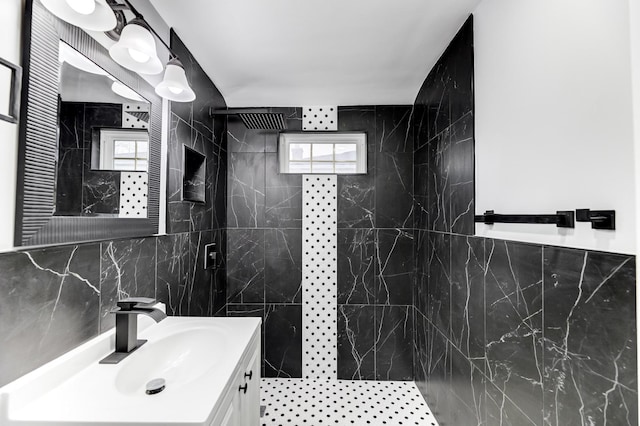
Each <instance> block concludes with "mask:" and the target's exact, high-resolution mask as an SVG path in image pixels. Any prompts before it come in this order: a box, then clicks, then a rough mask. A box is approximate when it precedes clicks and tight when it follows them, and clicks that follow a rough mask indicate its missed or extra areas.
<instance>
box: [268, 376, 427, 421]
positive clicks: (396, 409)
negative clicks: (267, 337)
mask: <svg viewBox="0 0 640 426" xmlns="http://www.w3.org/2000/svg"><path fill="white" fill-rule="evenodd" d="M260 404H261V405H266V410H265V414H264V417H262V419H261V421H260V425H261V426H285V425H295V426H301V425H310V426H311V425H313V426H322V425H340V426H347V425H358V426H359V425H363V426H364V425H368V426H370V425H375V426H383V425H388V426H407V425H409V426H415V425H420V426H438V421H437V420H436V419H435V417H434V416H433V414H432V413H431V410H430V409H429V407H428V405H427V403H426V402H425V401H424V398H423V397H422V395H421V394H420V391H419V390H418V388H417V387H416V385H415V384H414V383H413V382H374V381H364V380H358V381H354V380H312V379H262V381H261V382H260Z"/></svg>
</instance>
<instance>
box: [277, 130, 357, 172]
mask: <svg viewBox="0 0 640 426" xmlns="http://www.w3.org/2000/svg"><path fill="white" fill-rule="evenodd" d="M292 144H310V145H316V144H331V145H333V144H354V145H356V161H355V163H356V172H355V173H353V172H351V173H347V172H335V171H334V172H333V173H326V172H313V171H310V172H304V173H299V172H291V171H289V163H290V161H291V159H290V158H289V151H290V150H289V146H290V145H292ZM278 160H279V170H280V173H283V174H311V175H313V174H320V175H326V174H332V175H340V174H346V175H362V174H367V134H366V133H363V132H331V133H326V132H323V133H319V132H304V133H289V132H286V133H280V138H279V140H278ZM294 162H296V163H297V162H300V161H298V160H296V161H294ZM304 162H306V161H304ZM312 162H313V161H312V160H309V163H312ZM325 162H326V161H325ZM328 163H331V162H328ZM335 163H343V161H333V164H335ZM334 170H335V168H334Z"/></svg>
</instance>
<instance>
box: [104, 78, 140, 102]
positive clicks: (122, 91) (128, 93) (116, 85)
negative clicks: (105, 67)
mask: <svg viewBox="0 0 640 426" xmlns="http://www.w3.org/2000/svg"><path fill="white" fill-rule="evenodd" d="M111 90H112V91H113V93H115V94H116V95H118V96H122V97H123V98H126V99H130V100H132V101H136V102H147V101H146V100H145V99H144V98H143V97H141V96H140V95H138V94H137V93H136V92H134V91H133V90H132V89H130V88H129V87H127V86H125V85H124V84H122V83H120V82H119V81H117V80H115V81H114V82H113V83H112V84H111Z"/></svg>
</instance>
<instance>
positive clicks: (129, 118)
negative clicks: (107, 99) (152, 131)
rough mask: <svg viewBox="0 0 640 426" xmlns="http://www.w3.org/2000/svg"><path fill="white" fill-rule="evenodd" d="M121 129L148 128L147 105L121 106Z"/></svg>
mask: <svg viewBox="0 0 640 426" xmlns="http://www.w3.org/2000/svg"><path fill="white" fill-rule="evenodd" d="M122 127H123V128H125V129H147V128H149V104H147V103H143V102H133V103H125V104H122Z"/></svg>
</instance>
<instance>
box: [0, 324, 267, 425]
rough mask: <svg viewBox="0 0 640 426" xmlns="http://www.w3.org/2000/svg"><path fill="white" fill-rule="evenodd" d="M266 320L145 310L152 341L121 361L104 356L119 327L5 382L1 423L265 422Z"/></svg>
mask: <svg viewBox="0 0 640 426" xmlns="http://www.w3.org/2000/svg"><path fill="white" fill-rule="evenodd" d="M260 323H261V320H260V319H259V318H200V317H167V318H166V319H164V320H163V321H161V322H159V323H157V324H156V323H155V322H154V321H153V320H152V319H150V318H147V317H140V320H139V322H138V336H139V337H140V338H141V339H146V340H147V342H146V343H145V344H144V345H143V346H141V347H140V348H138V349H137V350H135V352H132V353H131V354H130V355H129V356H127V357H126V359H124V360H122V361H121V362H119V363H118V364H101V363H100V360H101V359H103V358H105V357H106V356H108V355H109V354H110V353H112V352H113V351H114V348H115V330H111V331H109V332H106V333H104V334H101V335H100V336H98V337H96V338H94V339H92V340H90V341H89V342H87V343H85V344H83V345H82V346H80V347H78V348H76V349H74V350H73V351H71V352H68V353H66V354H65V355H63V356H61V357H60V358H57V359H55V360H53V361H51V362H50V363H48V364H46V365H44V366H42V367H40V368H39V369H37V370H35V371H33V372H31V373H29V374H27V375H25V376H23V377H21V378H19V379H18V380H16V381H14V382H12V383H10V384H8V385H6V386H4V387H3V388H0V424H2V425H21V426H27V425H30V426H36V425H38V426H41V425H57V426H63V425H64V426H66V425H76V426H77V425H80V424H83V425H84V424H99V425H114V426H115V425H118V426H122V425H140V424H146V425H151V424H153V425H175V426H177V425H202V426H258V425H259V422H260V365H261V352H260V340H261V339H260ZM156 379H162V380H163V381H162V382H161V383H163V384H164V388H163V389H161V390H160V391H158V389H157V388H156V389H154V390H153V391H152V392H147V389H148V384H149V383H150V382H151V381H153V380H156Z"/></svg>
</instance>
